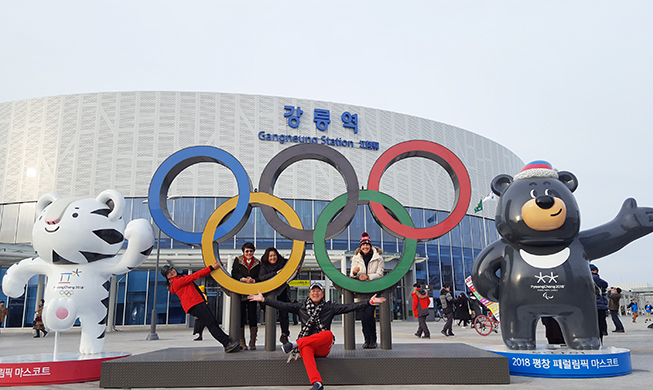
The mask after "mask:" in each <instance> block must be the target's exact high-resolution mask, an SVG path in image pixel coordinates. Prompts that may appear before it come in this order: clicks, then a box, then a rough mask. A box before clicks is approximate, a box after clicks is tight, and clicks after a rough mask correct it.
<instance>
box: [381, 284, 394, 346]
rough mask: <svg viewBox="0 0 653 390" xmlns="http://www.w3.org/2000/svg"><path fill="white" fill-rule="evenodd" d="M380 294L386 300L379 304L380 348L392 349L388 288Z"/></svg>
mask: <svg viewBox="0 0 653 390" xmlns="http://www.w3.org/2000/svg"><path fill="white" fill-rule="evenodd" d="M380 296H382V297H383V298H385V299H386V301H385V302H383V303H382V304H381V305H380V306H379V323H380V327H381V349H392V329H391V326H390V290H389V289H388V290H384V291H383V292H382V293H381V294H380Z"/></svg>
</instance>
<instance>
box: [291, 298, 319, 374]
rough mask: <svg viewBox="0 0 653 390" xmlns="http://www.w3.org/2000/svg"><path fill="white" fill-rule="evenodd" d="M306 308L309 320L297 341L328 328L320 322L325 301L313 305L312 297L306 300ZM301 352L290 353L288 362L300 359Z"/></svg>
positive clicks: (298, 335)
mask: <svg viewBox="0 0 653 390" xmlns="http://www.w3.org/2000/svg"><path fill="white" fill-rule="evenodd" d="M304 306H305V307H306V311H307V312H308V320H307V321H306V322H305V323H303V324H302V329H301V330H300V331H299V334H297V339H298V340H299V339H301V338H302V337H305V336H310V335H312V334H314V333H318V332H321V331H323V330H326V327H325V326H324V324H322V321H320V313H321V312H322V308H323V307H324V299H322V300H321V301H320V303H318V304H317V305H316V304H315V303H313V301H312V300H311V298H310V297H308V298H306V303H305V304H304ZM311 330H316V332H311ZM299 356H300V355H299V350H298V349H297V348H295V349H293V350H292V352H291V353H290V356H288V361H287V362H286V363H288V362H290V360H292V359H295V360H297V358H298V357H299Z"/></svg>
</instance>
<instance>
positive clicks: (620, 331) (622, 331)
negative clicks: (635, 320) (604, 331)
mask: <svg viewBox="0 0 653 390" xmlns="http://www.w3.org/2000/svg"><path fill="white" fill-rule="evenodd" d="M612 333H625V332H624V330H623V329H621V330H613V331H612Z"/></svg>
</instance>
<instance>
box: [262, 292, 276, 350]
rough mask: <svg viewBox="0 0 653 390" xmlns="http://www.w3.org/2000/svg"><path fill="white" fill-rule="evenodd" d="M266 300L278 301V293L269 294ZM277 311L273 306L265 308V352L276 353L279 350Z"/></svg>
mask: <svg viewBox="0 0 653 390" xmlns="http://www.w3.org/2000/svg"><path fill="white" fill-rule="evenodd" d="M266 298H268V299H277V293H276V291H273V292H271V293H269V294H268V295H267V296H266ZM276 339H277V309H275V308H274V307H272V306H266V307H265V350H266V351H274V350H276V349H277V346H276V342H275V340H276Z"/></svg>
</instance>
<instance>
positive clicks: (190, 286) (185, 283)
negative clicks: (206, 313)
mask: <svg viewBox="0 0 653 390" xmlns="http://www.w3.org/2000/svg"><path fill="white" fill-rule="evenodd" d="M211 271H212V269H211V267H206V268H203V269H201V270H199V271H197V272H194V273H192V274H190V275H177V276H175V277H174V278H172V279H170V280H169V282H170V285H169V286H168V290H170V293H171V294H176V295H177V296H178V297H179V300H180V301H181V307H182V308H183V309H184V311H185V312H186V313H188V310H190V308H191V307H193V306H195V305H197V304H198V303H205V302H206V301H205V300H204V296H203V295H202V292H201V291H200V289H199V287H197V285H196V284H195V283H193V282H194V281H196V280H197V279H199V278H202V277H204V276H207V275H208V274H210V273H211Z"/></svg>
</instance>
